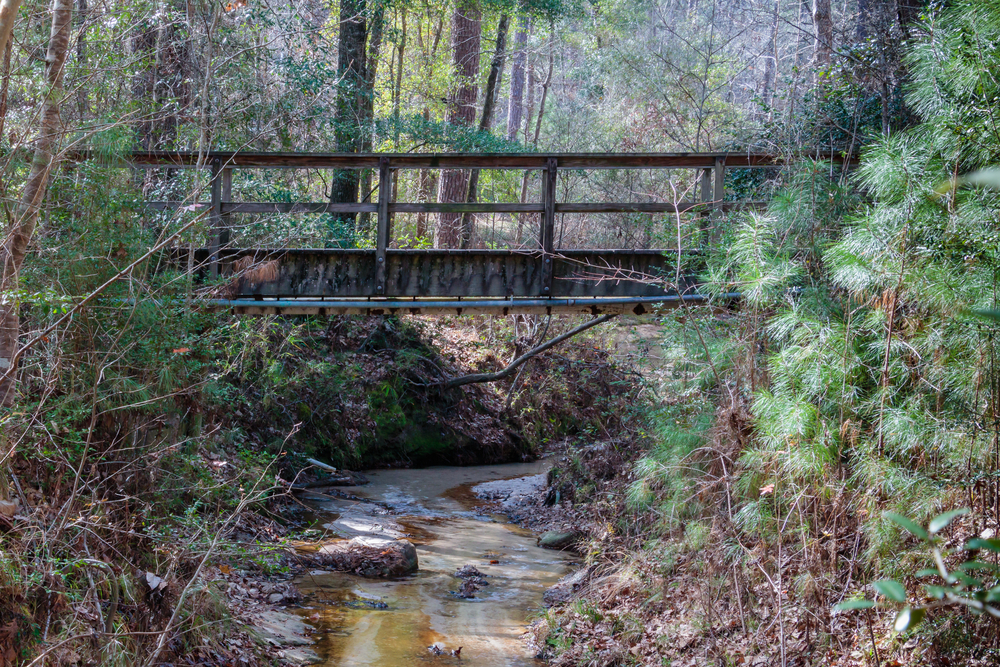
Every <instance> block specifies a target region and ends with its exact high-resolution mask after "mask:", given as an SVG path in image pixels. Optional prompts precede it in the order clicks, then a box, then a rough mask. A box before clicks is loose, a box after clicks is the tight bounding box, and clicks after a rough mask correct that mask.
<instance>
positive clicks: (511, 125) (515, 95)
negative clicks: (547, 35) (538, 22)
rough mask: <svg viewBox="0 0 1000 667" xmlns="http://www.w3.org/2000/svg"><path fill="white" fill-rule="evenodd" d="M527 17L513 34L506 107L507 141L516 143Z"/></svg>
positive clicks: (521, 98) (522, 94)
mask: <svg viewBox="0 0 1000 667" xmlns="http://www.w3.org/2000/svg"><path fill="white" fill-rule="evenodd" d="M529 20H530V19H529V18H528V16H527V15H524V16H522V17H521V18H520V20H519V21H518V23H517V32H516V33H515V34H514V44H515V45H516V47H515V51H514V59H513V62H511V65H510V102H509V103H508V105H507V139H508V141H517V135H518V132H520V131H521V120H522V119H523V118H524V70H525V66H526V65H527V62H528V27H529V24H528V21H529Z"/></svg>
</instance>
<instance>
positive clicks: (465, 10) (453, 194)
mask: <svg viewBox="0 0 1000 667" xmlns="http://www.w3.org/2000/svg"><path fill="white" fill-rule="evenodd" d="M481 20H482V16H481V13H480V10H479V4H478V3H477V2H476V0H458V2H457V4H456V5H455V13H454V14H452V18H451V44H452V53H453V60H452V63H453V65H454V67H455V75H456V78H457V79H458V86H457V88H456V90H455V92H454V95H453V97H452V100H451V104H450V108H449V109H448V123H449V124H450V125H453V126H457V127H471V126H472V124H473V123H475V122H476V98H477V97H478V96H479V86H478V85H477V83H476V82H477V81H478V79H479V50H480V43H479V42H480V21H481ZM468 184H469V175H468V173H467V172H466V171H465V170H462V169H447V170H445V171H444V172H443V173H442V174H441V185H440V187H439V189H438V201H439V202H442V203H448V202H464V201H465V198H466V195H467V194H468ZM461 221H462V216H461V215H460V214H458V213H442V214H440V216H439V217H438V225H437V229H436V230H435V232H434V247H435V248H458V247H459V246H460V245H461V240H462V239H461V236H462V224H461Z"/></svg>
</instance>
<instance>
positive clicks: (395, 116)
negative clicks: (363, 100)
mask: <svg viewBox="0 0 1000 667" xmlns="http://www.w3.org/2000/svg"><path fill="white" fill-rule="evenodd" d="M399 20H400V22H401V23H402V28H401V29H400V35H399V45H398V46H397V47H396V86H395V88H394V89H393V98H392V124H393V134H394V136H395V138H396V142H395V146H396V150H397V151H398V150H399V122H400V121H399V117H400V109H401V108H402V96H403V53H404V51H405V50H406V8H403V9H402V10H401V11H400V17H399ZM398 182H399V179H394V180H393V184H394V185H393V187H395V184H397V183H398Z"/></svg>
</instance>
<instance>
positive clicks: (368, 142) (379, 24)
mask: <svg viewBox="0 0 1000 667" xmlns="http://www.w3.org/2000/svg"><path fill="white" fill-rule="evenodd" d="M375 2H376V3H377V4H376V6H375V8H374V11H373V12H372V23H371V27H370V28H369V30H368V34H369V37H368V55H367V57H366V59H365V64H366V67H365V88H364V91H362V95H363V97H362V106H363V107H364V115H363V119H364V126H363V128H362V130H361V152H362V153H371V152H372V148H373V145H374V144H373V142H374V138H375V137H374V135H375V79H376V78H377V77H378V58H379V53H380V51H381V50H382V32H383V28H384V27H385V3H384V2H381V1H380V0H375ZM371 195H372V170H371V169H365V170H364V172H363V174H362V176H361V198H362V201H371ZM370 220H371V213H362V214H361V228H362V229H368V225H369V222H370Z"/></svg>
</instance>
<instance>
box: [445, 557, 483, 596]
mask: <svg viewBox="0 0 1000 667" xmlns="http://www.w3.org/2000/svg"><path fill="white" fill-rule="evenodd" d="M455 576H456V577H458V578H459V579H463V580H464V581H463V582H462V585H461V587H459V589H458V590H457V591H451V593H452V595H455V596H458V597H460V598H466V599H470V598H474V597H476V591H478V590H479V589H480V588H482V587H483V586H486V585H487V582H486V575H485V574H483V573H482V572H480V571H479V569H478V568H476V566H475V565H464V566H462V567H461V568H459V569H458V571H456V572H455Z"/></svg>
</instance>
